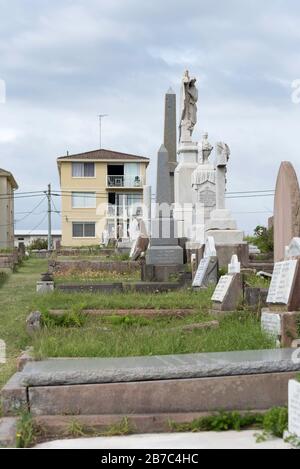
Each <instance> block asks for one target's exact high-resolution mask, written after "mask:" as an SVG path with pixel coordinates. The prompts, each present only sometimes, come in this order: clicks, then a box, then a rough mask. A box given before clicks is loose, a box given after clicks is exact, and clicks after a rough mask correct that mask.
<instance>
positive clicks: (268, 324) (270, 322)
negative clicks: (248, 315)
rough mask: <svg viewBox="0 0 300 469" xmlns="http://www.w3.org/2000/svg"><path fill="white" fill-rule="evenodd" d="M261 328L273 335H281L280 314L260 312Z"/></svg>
mask: <svg viewBox="0 0 300 469" xmlns="http://www.w3.org/2000/svg"><path fill="white" fill-rule="evenodd" d="M261 326H262V330H263V331H265V332H266V333H267V334H269V335H271V336H273V337H276V338H278V337H280V336H281V316H280V314H276V313H269V312H268V313H266V312H262V316H261Z"/></svg>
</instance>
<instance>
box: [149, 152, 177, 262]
mask: <svg viewBox="0 0 300 469" xmlns="http://www.w3.org/2000/svg"><path fill="white" fill-rule="evenodd" d="M171 202H172V201H171V187H170V178H169V155H168V151H167V149H166V147H165V146H164V145H162V146H161V147H160V149H159V151H158V157H157V187H156V214H155V218H154V219H153V220H152V223H151V239H150V247H149V249H148V251H147V254H146V264H148V265H152V266H156V267H159V266H174V265H177V266H178V265H182V264H183V249H182V248H181V247H180V246H179V245H178V243H179V242H178V238H177V237H176V233H175V224H174V219H173V211H172V203H171Z"/></svg>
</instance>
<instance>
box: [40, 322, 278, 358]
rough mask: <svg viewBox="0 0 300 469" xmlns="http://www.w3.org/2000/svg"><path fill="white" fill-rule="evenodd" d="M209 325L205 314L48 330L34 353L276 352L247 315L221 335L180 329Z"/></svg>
mask: <svg viewBox="0 0 300 469" xmlns="http://www.w3.org/2000/svg"><path fill="white" fill-rule="evenodd" d="M117 319H119V318H117ZM207 319H208V317H207V315H203V314H202V315H201V313H199V314H198V315H195V316H192V317H189V318H184V319H175V318H169V319H166V318H160V319H140V318H130V317H129V318H127V321H124V320H123V321H120V320H119V321H115V320H114V318H88V319H87V321H86V323H85V325H84V327H83V328H58V327H55V328H51V329H47V330H44V331H43V332H41V333H40V334H38V335H37V336H36V337H35V339H34V342H33V343H34V350H35V354H36V357H37V358H44V357H60V356H65V357H125V356H142V355H148V356H151V355H168V354H184V353H198V352H225V351H234V350H255V349H269V348H274V347H275V342H274V340H273V339H271V338H269V337H267V336H266V335H264V334H263V333H262V332H261V329H260V324H259V322H258V321H257V320H256V319H255V318H254V317H253V315H250V314H247V313H243V315H242V316H240V315H239V314H234V315H232V316H228V317H225V318H223V319H222V320H221V321H220V328H219V329H211V330H195V331H194V332H189V333H187V332H183V331H182V329H181V327H180V326H182V325H185V324H187V323H190V322H201V321H207Z"/></svg>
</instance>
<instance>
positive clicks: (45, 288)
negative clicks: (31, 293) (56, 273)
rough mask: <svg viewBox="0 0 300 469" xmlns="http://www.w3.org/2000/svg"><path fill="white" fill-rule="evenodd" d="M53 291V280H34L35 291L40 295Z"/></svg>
mask: <svg viewBox="0 0 300 469" xmlns="http://www.w3.org/2000/svg"><path fill="white" fill-rule="evenodd" d="M53 291H54V282H36V292H37V293H39V294H40V295H44V294H46V293H51V292H53Z"/></svg>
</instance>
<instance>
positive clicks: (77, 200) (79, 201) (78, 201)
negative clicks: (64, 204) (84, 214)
mask: <svg viewBox="0 0 300 469" xmlns="http://www.w3.org/2000/svg"><path fill="white" fill-rule="evenodd" d="M72 208H96V193H95V192H72Z"/></svg>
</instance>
